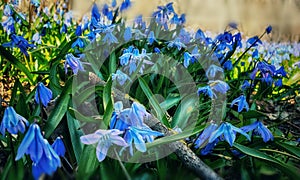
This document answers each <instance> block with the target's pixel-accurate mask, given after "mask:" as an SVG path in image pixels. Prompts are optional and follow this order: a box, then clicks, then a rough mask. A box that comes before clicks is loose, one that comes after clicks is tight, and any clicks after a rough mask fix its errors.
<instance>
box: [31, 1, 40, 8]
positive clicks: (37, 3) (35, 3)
mask: <svg viewBox="0 0 300 180" xmlns="http://www.w3.org/2000/svg"><path fill="white" fill-rule="evenodd" d="M30 3H31V4H33V5H34V6H35V7H39V6H40V0H30Z"/></svg>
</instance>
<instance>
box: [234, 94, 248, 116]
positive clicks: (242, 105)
mask: <svg viewBox="0 0 300 180" xmlns="http://www.w3.org/2000/svg"><path fill="white" fill-rule="evenodd" d="M236 103H237V104H238V112H241V111H242V110H243V109H244V108H245V109H246V111H249V105H248V103H247V101H246V97H245V96H244V95H241V96H240V97H238V98H236V99H234V100H233V101H232V103H231V105H230V107H232V106H233V105H234V104H236Z"/></svg>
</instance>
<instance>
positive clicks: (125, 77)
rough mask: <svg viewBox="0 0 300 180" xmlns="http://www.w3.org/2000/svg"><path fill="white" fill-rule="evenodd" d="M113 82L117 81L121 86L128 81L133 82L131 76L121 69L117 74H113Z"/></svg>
mask: <svg viewBox="0 0 300 180" xmlns="http://www.w3.org/2000/svg"><path fill="white" fill-rule="evenodd" d="M112 80H113V81H114V80H116V81H117V82H118V83H119V84H120V85H121V86H122V85H124V84H125V82H126V81H127V80H129V81H131V80H130V78H129V76H128V75H127V74H125V73H123V72H122V71H121V70H119V69H118V70H117V72H116V73H113V74H112Z"/></svg>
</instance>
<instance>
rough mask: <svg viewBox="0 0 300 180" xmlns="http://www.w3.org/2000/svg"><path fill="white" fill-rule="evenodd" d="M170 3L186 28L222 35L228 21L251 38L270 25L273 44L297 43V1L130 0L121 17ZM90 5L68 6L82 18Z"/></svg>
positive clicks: (77, 0) (82, 1) (78, 0)
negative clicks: (184, 17) (183, 17)
mask: <svg viewBox="0 0 300 180" xmlns="http://www.w3.org/2000/svg"><path fill="white" fill-rule="evenodd" d="M172 1H173V2H174V7H175V8H176V11H177V12H178V13H186V19H187V26H188V27H191V28H198V27H200V28H201V29H203V30H209V31H213V32H221V31H222V30H224V28H225V27H226V25H227V24H228V23H229V22H236V23H238V24H239V27H240V29H241V30H242V31H243V32H244V35H248V36H253V35H258V34H261V33H262V32H263V31H264V29H265V27H266V26H268V25H269V24H270V25H272V26H273V29H274V31H273V33H272V40H273V41H286V40H290V41H299V40H300V0H132V2H133V3H132V7H131V9H129V10H128V11H127V12H126V13H124V15H126V16H127V18H128V19H133V18H134V17H135V16H137V15H139V14H142V15H143V16H145V17H147V16H148V17H149V16H151V14H152V12H153V10H155V9H156V7H157V6H158V5H165V4H167V3H168V2H172ZM95 2H96V3H98V4H103V3H104V2H111V1H103V0H96V1H95ZM117 2H120V1H117ZM92 3H93V0H73V1H71V4H70V5H71V8H72V10H73V12H74V14H75V15H77V16H81V15H82V14H86V13H89V11H90V8H91V5H92Z"/></svg>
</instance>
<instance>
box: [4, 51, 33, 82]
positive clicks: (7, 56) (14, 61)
mask: <svg viewBox="0 0 300 180" xmlns="http://www.w3.org/2000/svg"><path fill="white" fill-rule="evenodd" d="M0 55H1V56H2V57H4V58H5V59H7V60H8V61H9V62H10V63H11V64H13V65H14V66H16V67H17V68H18V69H19V70H21V71H22V72H23V73H24V74H25V75H26V76H27V78H28V80H29V81H30V83H31V84H34V81H33V76H32V74H31V72H30V71H29V70H28V69H27V68H26V67H25V66H24V65H23V64H22V63H21V62H20V61H19V60H18V59H17V58H16V57H15V56H13V55H12V54H11V53H10V52H9V51H8V50H6V49H5V48H4V47H3V46H0Z"/></svg>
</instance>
